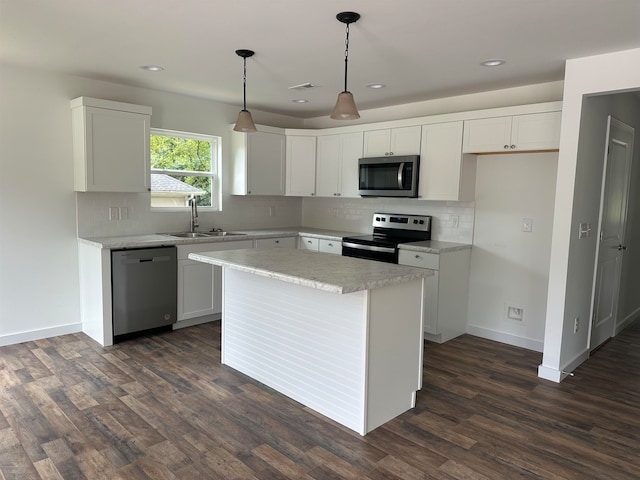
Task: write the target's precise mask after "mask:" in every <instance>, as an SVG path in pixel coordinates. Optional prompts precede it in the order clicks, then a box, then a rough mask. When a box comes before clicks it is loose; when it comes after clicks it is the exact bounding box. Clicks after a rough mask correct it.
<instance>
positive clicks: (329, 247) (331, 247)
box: [318, 239, 342, 255]
mask: <svg viewBox="0 0 640 480" xmlns="http://www.w3.org/2000/svg"><path fill="white" fill-rule="evenodd" d="M318 251H319V252H324V253H333V254H334V255H342V241H340V240H325V239H319V240H318Z"/></svg>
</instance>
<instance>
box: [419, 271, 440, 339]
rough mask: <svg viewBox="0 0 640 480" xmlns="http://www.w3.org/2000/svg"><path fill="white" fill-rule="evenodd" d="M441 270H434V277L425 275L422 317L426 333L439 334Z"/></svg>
mask: <svg viewBox="0 0 640 480" xmlns="http://www.w3.org/2000/svg"><path fill="white" fill-rule="evenodd" d="M439 276H440V272H438V271H437V270H434V272H433V276H432V277H425V278H424V282H423V284H422V285H423V287H422V305H423V309H424V310H423V312H422V318H423V321H424V325H423V329H424V332H425V333H430V334H432V335H437V334H438V333H440V332H439V330H438V289H439Z"/></svg>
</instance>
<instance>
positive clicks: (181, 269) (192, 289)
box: [178, 240, 253, 321]
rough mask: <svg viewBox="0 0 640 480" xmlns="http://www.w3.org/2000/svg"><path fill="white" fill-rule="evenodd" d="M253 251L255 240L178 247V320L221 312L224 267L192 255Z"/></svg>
mask: <svg viewBox="0 0 640 480" xmlns="http://www.w3.org/2000/svg"><path fill="white" fill-rule="evenodd" d="M241 248H253V241H252V240H239V241H232V242H214V243H195V244H191V245H178V321H181V320H187V319H190V318H196V317H202V316H204V315H211V314H219V313H221V312H222V268H220V267H218V266H214V265H209V264H207V263H202V262H197V261H195V260H189V259H188V258H187V256H188V255H189V253H195V252H207V251H222V250H235V249H241Z"/></svg>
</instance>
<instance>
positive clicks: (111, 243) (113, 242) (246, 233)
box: [78, 227, 363, 249]
mask: <svg viewBox="0 0 640 480" xmlns="http://www.w3.org/2000/svg"><path fill="white" fill-rule="evenodd" d="M231 232H232V233H237V234H238V235H233V234H227V235H225V236H223V237H222V236H221V237H199V238H179V237H172V236H170V234H149V235H127V236H118V237H86V238H85V237H80V238H78V240H79V241H80V242H82V243H85V244H88V245H92V246H95V247H99V248H109V249H120V248H141V247H143V248H144V247H160V246H168V245H189V244H193V243H214V242H232V241H236V240H253V239H258V238H283V237H295V236H298V235H303V236H306V237H315V238H322V239H327V240H336V241H340V240H342V237H347V236H353V235H363V234H362V233H355V232H341V231H337V230H324V229H320V228H308V227H289V228H274V229H262V230H241V229H234V230H231Z"/></svg>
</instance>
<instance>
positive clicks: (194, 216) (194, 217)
mask: <svg viewBox="0 0 640 480" xmlns="http://www.w3.org/2000/svg"><path fill="white" fill-rule="evenodd" d="M189 206H190V207H191V232H195V231H196V228H197V227H199V226H200V224H199V223H198V206H197V205H196V197H191V198H190V199H189Z"/></svg>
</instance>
